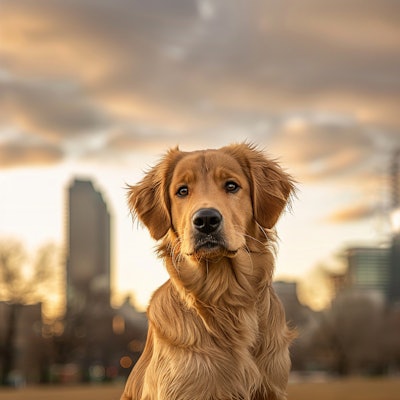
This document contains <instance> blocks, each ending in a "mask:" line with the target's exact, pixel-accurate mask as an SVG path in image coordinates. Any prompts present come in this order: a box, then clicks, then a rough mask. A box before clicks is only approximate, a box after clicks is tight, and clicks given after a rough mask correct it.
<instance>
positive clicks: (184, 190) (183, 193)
mask: <svg viewBox="0 0 400 400" xmlns="http://www.w3.org/2000/svg"><path fill="white" fill-rule="evenodd" d="M188 194H189V188H188V187H187V186H181V187H180V188H179V189H178V190H177V192H176V195H177V196H179V197H185V196H187V195H188Z"/></svg>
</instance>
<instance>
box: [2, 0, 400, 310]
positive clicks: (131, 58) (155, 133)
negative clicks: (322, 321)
mask: <svg viewBox="0 0 400 400" xmlns="http://www.w3.org/2000/svg"><path fill="white" fill-rule="evenodd" d="M1 7H2V16H3V18H2V24H1V26H0V36H1V39H2V40H0V59H1V66H0V185H1V191H2V192H1V196H0V236H1V237H9V236H11V237H16V238H18V239H21V240H22V241H23V242H24V243H25V244H26V245H27V247H28V248H29V249H30V250H34V249H36V248H38V247H39V246H40V245H41V244H43V243H45V242H48V241H52V242H55V243H57V244H58V245H59V246H60V247H62V248H63V249H64V250H65V247H64V246H65V196H66V194H65V190H66V189H65V188H66V187H67V186H68V183H69V182H70V181H71V179H73V178H74V177H78V178H82V179H91V180H93V181H94V182H95V183H96V185H98V187H99V188H101V190H102V191H104V195H105V197H106V198H107V200H108V204H109V205H110V211H111V213H112V215H113V217H114V220H115V226H114V228H113V229H114V231H113V237H114V239H113V243H112V245H113V249H114V252H113V258H112V260H111V264H112V278H111V280H112V282H113V291H114V296H115V297H114V302H115V303H117V304H120V303H121V302H122V300H123V297H124V296H125V294H128V293H131V292H132V293H134V294H135V296H136V299H137V302H138V305H139V306H140V307H141V308H144V307H145V306H146V303H147V301H148V298H149V296H150V295H151V292H152V291H153V290H154V289H155V288H156V287H158V286H159V285H160V284H161V283H162V282H163V281H164V280H165V279H167V276H166V273H165V271H164V269H163V266H162V265H161V262H160V261H159V260H157V259H156V257H155V256H154V253H153V251H154V246H155V243H154V242H153V241H152V240H151V239H150V238H149V235H148V234H147V232H146V231H145V230H142V229H141V228H140V227H139V228H137V226H136V224H132V220H131V217H130V215H129V211H128V207H127V205H126V190H125V187H126V185H127V184H135V183H136V182H137V181H139V180H140V179H141V177H142V176H143V172H142V171H143V170H146V169H148V167H149V166H151V165H154V163H155V162H156V161H157V160H158V158H159V157H160V156H161V155H162V154H163V153H164V152H165V151H166V150H167V149H168V148H170V147H173V146H176V145H179V146H180V147H181V148H182V149H183V150H195V149H199V148H218V147H221V146H223V145H226V144H229V143H231V142H241V141H245V140H247V141H251V142H254V143H255V144H257V145H259V146H260V148H263V149H265V151H266V152H267V153H268V154H269V155H271V156H272V157H275V158H278V159H279V161H280V162H281V164H282V166H283V167H284V168H285V169H286V170H287V171H288V172H289V173H290V174H292V175H293V176H294V178H295V179H296V180H297V181H298V193H297V198H296V199H294V202H293V207H292V212H287V213H286V214H285V215H284V216H283V218H282V220H281V221H280V222H279V225H278V233H279V237H280V240H279V253H278V258H277V269H276V277H277V278H279V279H297V280H302V282H303V283H305V284H307V283H310V282H311V277H310V276H311V275H312V273H313V270H314V269H315V268H316V267H317V266H318V265H321V264H324V265H328V266H332V268H334V267H335V265H336V264H335V263H336V261H335V254H337V253H338V252H340V251H341V250H342V249H343V248H345V247H348V246H351V245H358V244H360V243H361V244H368V243H374V244H376V243H377V242H382V241H383V242H385V241H389V234H390V229H391V227H390V220H389V217H390V196H389V192H390V189H389V188H390V184H389V172H388V171H389V168H390V164H391V162H392V157H393V152H394V151H395V150H396V149H398V147H399V143H400V119H399V113H398V104H399V101H400V78H399V74H398V71H399V69H400V53H399V50H398V49H399V48H400V32H399V29H400V27H399V24H398V23H397V22H398V21H397V20H396V16H397V15H399V12H400V8H399V7H400V6H399V4H397V3H395V2H392V1H389V0H384V1H382V0H379V1H378V0H373V1H371V2H368V5H364V6H363V7H360V4H359V2H358V1H355V0H350V1H349V0H347V1H344V0H340V1H336V2H329V1H319V0H299V1H287V2H284V3H280V2H272V3H271V2H267V3H265V2H261V1H258V0H250V1H246V2H238V3H237V4H236V5H235V6H233V5H232V2H230V1H227V0H221V1H215V0H171V1H168V2H165V1H162V0H151V1H146V2H142V1H136V0H134V1H132V2H130V3H129V5H128V4H127V3H126V2H124V1H119V0H117V1H114V2H112V3H110V2H107V1H103V0H100V1H98V0H96V1H92V0H89V1H87V2H77V1H71V2H64V1H61V0H55V1H52V2H51V4H49V3H48V2H46V1H42V0H39V1H35V2H30V1H26V0H5V1H3V2H2V6H1ZM311 286H312V285H311ZM303 288H304V285H303ZM311 289H312V290H314V289H315V290H317V289H318V287H317V285H314V286H313V287H311ZM311 289H310V287H307V290H303V294H305V295H306V294H311V293H312V290H311ZM319 295H321V294H318V296H319ZM313 296H314V297H315V296H317V293H315V294H313ZM315 300H316V303H319V304H320V305H321V304H322V303H323V299H322V298H321V299H320V300H319V301H317V300H318V299H317V298H315Z"/></svg>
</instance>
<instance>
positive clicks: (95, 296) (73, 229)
mask: <svg viewBox="0 0 400 400" xmlns="http://www.w3.org/2000/svg"><path fill="white" fill-rule="evenodd" d="M66 278H67V279H66V280H67V312H73V313H79V312H81V311H83V310H85V309H88V308H89V307H90V308H91V307H93V306H95V305H99V304H102V305H105V304H107V305H109V303H110V214H109V211H108V209H107V204H106V203H105V201H104V199H103V196H102V195H101V193H100V192H99V191H97V190H96V189H95V188H94V186H93V184H92V182H91V181H89V180H79V179H75V180H74V181H73V182H72V183H71V185H70V186H69V188H68V223H67V277H66Z"/></svg>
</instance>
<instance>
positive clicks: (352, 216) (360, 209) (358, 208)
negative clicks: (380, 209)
mask: <svg viewBox="0 0 400 400" xmlns="http://www.w3.org/2000/svg"><path fill="white" fill-rule="evenodd" d="M376 212H377V207H376V206H373V205H371V204H356V205H351V206H348V207H344V208H341V209H339V210H336V211H334V212H333V213H332V214H330V215H329V216H328V217H327V219H326V221H327V222H330V223H336V224H339V223H347V222H355V221H360V220H364V219H367V218H370V217H372V216H374V215H375V214H376Z"/></svg>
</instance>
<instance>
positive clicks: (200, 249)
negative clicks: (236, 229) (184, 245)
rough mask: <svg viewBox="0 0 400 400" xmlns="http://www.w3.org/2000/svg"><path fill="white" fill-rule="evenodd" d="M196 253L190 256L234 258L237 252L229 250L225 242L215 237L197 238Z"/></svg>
mask: <svg viewBox="0 0 400 400" xmlns="http://www.w3.org/2000/svg"><path fill="white" fill-rule="evenodd" d="M193 250H194V251H193V252H192V253H191V254H188V255H189V256H200V257H202V258H215V257H221V256H227V257H233V256H234V255H235V254H236V253H237V250H229V249H228V247H227V245H226V243H225V241H224V240H223V239H222V238H220V237H216V236H213V235H206V236H201V237H197V238H195V243H194V249H193Z"/></svg>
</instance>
